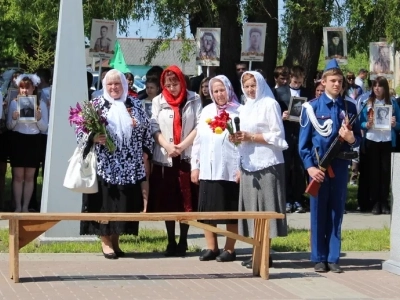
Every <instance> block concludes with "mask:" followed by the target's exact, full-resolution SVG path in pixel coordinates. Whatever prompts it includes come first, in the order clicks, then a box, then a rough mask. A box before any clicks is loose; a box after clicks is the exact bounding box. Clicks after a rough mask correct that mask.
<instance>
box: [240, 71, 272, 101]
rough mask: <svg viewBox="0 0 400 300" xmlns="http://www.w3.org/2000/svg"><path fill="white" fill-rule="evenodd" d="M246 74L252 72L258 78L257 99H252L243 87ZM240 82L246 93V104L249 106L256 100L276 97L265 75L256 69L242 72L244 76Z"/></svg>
mask: <svg viewBox="0 0 400 300" xmlns="http://www.w3.org/2000/svg"><path fill="white" fill-rule="evenodd" d="M245 74H251V75H253V76H254V78H255V79H256V83H257V90H256V98H255V99H251V98H249V97H248V96H247V95H246V92H245V90H244V89H243V81H242V80H243V76H244V75H245ZM240 84H241V86H242V91H243V94H244V95H245V97H246V99H247V101H246V105H245V106H247V107H249V106H252V105H254V104H255V103H256V102H258V101H260V100H261V99H263V98H272V99H275V97H274V94H273V93H272V91H271V89H270V88H269V86H268V84H267V82H266V81H265V79H264V77H263V76H262V75H261V74H260V73H258V72H255V71H246V72H244V73H243V74H242V78H240Z"/></svg>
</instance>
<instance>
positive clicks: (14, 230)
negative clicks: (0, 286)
mask: <svg viewBox="0 0 400 300" xmlns="http://www.w3.org/2000/svg"><path fill="white" fill-rule="evenodd" d="M9 257H10V261H9V268H10V269H9V270H10V278H11V279H13V280H14V282H15V283H18V282H19V221H18V220H10V221H9Z"/></svg>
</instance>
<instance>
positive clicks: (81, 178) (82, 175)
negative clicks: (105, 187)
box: [64, 146, 98, 194]
mask: <svg viewBox="0 0 400 300" xmlns="http://www.w3.org/2000/svg"><path fill="white" fill-rule="evenodd" d="M82 152H83V150H82V149H80V147H79V146H78V147H76V149H75V152H74V154H73V155H72V157H71V158H70V159H69V165H68V169H67V173H66V174H65V178H64V186H65V187H66V188H67V189H70V190H72V191H74V192H77V193H82V194H95V193H97V192H98V185H97V174H96V169H97V158H96V153H95V152H94V147H92V148H91V149H90V152H89V154H88V155H87V156H86V158H85V159H83V155H82Z"/></svg>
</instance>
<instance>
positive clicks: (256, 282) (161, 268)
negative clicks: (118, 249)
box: [0, 252, 400, 300]
mask: <svg viewBox="0 0 400 300" xmlns="http://www.w3.org/2000/svg"><path fill="white" fill-rule="evenodd" d="M244 258H245V257H244V256H240V257H239V259H240V260H242V259H244ZM387 258H388V253H385V252H374V253H354V252H353V253H343V259H342V265H343V267H344V270H345V272H344V273H343V274H332V273H325V274H317V273H315V272H314V271H313V268H312V264H311V263H310V262H309V261H308V254H307V253H279V254H273V259H274V268H271V269H270V280H262V279H261V278H259V277H253V276H252V273H251V270H248V269H246V268H244V267H242V266H241V265H240V261H235V262H232V263H217V262H215V261H213V262H200V261H199V260H198V258H197V255H196V256H191V257H186V258H165V257H161V256H155V255H152V254H132V255H131V256H130V257H127V258H121V259H118V260H116V261H110V260H106V259H104V258H103V257H102V256H101V255H100V254H22V255H21V262H20V275H21V283H19V284H14V283H13V282H12V281H11V280H9V279H8V256H7V255H6V254H0V299H7V300H8V299H40V300H42V299H102V300H103V299H113V300H114V299H185V300H186V299H240V300H244V299H342V300H343V299H347V300H350V299H379V300H384V299H400V277H399V276H396V275H393V274H391V273H388V272H386V271H382V270H381V263H382V261H383V260H386V259H387Z"/></svg>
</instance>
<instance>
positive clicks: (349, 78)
mask: <svg viewBox="0 0 400 300" xmlns="http://www.w3.org/2000/svg"><path fill="white" fill-rule="evenodd" d="M347 79H348V80H354V79H356V78H355V77H347Z"/></svg>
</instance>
